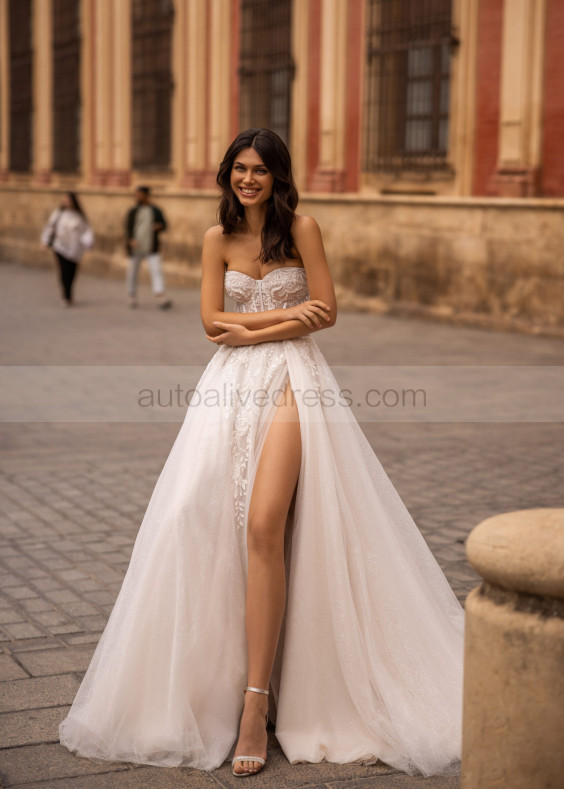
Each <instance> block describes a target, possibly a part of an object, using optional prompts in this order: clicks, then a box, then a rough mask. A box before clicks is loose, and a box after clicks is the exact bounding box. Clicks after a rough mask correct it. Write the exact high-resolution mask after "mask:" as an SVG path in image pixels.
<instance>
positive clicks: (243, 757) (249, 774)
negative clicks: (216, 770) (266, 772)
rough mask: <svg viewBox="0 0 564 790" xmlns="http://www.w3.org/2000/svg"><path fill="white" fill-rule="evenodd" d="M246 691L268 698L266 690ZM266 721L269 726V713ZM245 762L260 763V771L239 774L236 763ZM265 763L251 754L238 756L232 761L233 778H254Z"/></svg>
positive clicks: (251, 689) (253, 689)
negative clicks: (264, 695)
mask: <svg viewBox="0 0 564 790" xmlns="http://www.w3.org/2000/svg"><path fill="white" fill-rule="evenodd" d="M245 691H256V692H258V693H259V694H266V695H267V696H268V691H267V690H266V689H258V688H255V687H254V686H247V687H246V688H245ZM265 719H266V724H267V725H268V713H266V714H265ZM244 760H251V761H252V762H255V763H260V768H259V769H258V771H243V772H242V773H238V772H237V771H236V770H235V763H239V762H243V761H244ZM265 762H266V760H264V759H263V758H262V757H255V756H253V755H249V754H238V755H237V756H236V757H234V758H233V759H232V760H231V770H232V772H233V776H253V774H258V773H259V772H260V771H262V769H263V767H264V764H265Z"/></svg>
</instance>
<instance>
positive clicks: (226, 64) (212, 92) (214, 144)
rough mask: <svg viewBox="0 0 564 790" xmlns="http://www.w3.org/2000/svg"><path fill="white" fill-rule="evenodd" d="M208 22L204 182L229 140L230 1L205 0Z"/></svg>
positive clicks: (212, 177)
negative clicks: (206, 125) (207, 115)
mask: <svg viewBox="0 0 564 790" xmlns="http://www.w3.org/2000/svg"><path fill="white" fill-rule="evenodd" d="M209 6H210V24H209V32H210V37H209V39H208V46H209V50H210V52H209V80H208V101H209V125H208V130H207V132H208V149H207V170H208V176H207V183H206V184H202V186H209V187H212V186H214V185H215V174H216V173H217V168H218V165H219V163H220V161H221V160H222V159H223V155H224V153H225V151H226V149H227V146H228V145H229V143H230V142H231V134H230V126H231V112H230V97H229V87H230V76H231V74H230V71H231V57H230V42H231V3H230V0H209Z"/></svg>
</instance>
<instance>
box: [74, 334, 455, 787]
mask: <svg viewBox="0 0 564 790" xmlns="http://www.w3.org/2000/svg"><path fill="white" fill-rule="evenodd" d="M288 377H289V380H290V384H291V386H292V389H293V390H294V393H295V395H296V402H297V406H298V414H299V419H300V431H301V438H302V457H301V467H300V473H299V480H298V486H297V492H296V498H295V506H294V508H293V513H292V514H291V515H289V517H288V522H287V525H286V543H285V557H286V577H287V599H286V609H285V614H284V621H283V625H282V630H281V635H280V640H279V643H278V648H277V653H276V658H275V664H274V671H273V673H272V678H271V686H270V689H271V695H270V698H269V699H270V702H269V704H270V718H271V719H272V720H273V721H275V723H276V737H277V739H278V741H279V743H280V745H281V747H282V749H283V751H284V754H285V755H286V757H287V758H288V760H289V761H290V762H291V763H296V762H303V761H305V762H313V763H315V762H319V761H322V760H328V761H330V762H336V763H341V762H343V763H344V762H347V763H348V762H362V763H374V762H376V761H377V760H382V761H383V762H385V763H387V764H389V765H390V766H393V767H395V768H397V769H400V770H403V771H406V772H409V773H415V772H421V773H423V774H425V775H430V774H434V773H440V772H445V773H447V772H454V771H456V770H457V768H458V767H459V759H460V751H461V720H462V663H463V631H464V610H463V609H462V607H461V606H460V604H459V603H458V601H457V599H456V597H455V595H454V593H453V591H452V590H451V588H450V586H449V584H448V582H447V580H446V578H445V576H444V575H443V573H442V571H441V569H440V567H439V565H438V564H437V562H436V560H435V559H434V557H433V555H432V554H431V552H430V550H429V548H428V547H427V544H426V543H425V541H424V539H423V537H422V536H421V534H420V533H419V531H418V529H417V527H416V525H415V524H414V522H413V519H412V518H411V516H410V515H409V513H408V511H407V509H406V507H405V505H404V504H403V502H402V501H401V499H400V497H399V495H398V493H397V491H396V490H395V488H394V486H393V485H392V483H391V481H390V480H389V478H388V477H387V475H386V473H385V471H384V469H383V468H382V466H381V464H380V462H379V460H378V458H377V457H376V455H375V453H374V451H373V450H372V448H371V446H370V444H369V443H368V441H367V439H366V437H365V436H364V434H363V432H362V430H361V428H360V426H359V424H358V423H357V421H356V419H355V418H354V415H353V414H352V412H351V410H350V408H349V406H348V405H347V403H346V402H345V401H344V399H343V397H342V395H341V392H340V388H339V385H338V383H337V381H336V380H335V378H334V376H333V374H332V372H331V369H330V368H329V366H328V364H327V362H326V360H325V358H324V357H323V355H322V353H321V351H320V350H319V347H318V346H317V344H316V342H315V341H314V340H313V338H312V337H310V336H307V337H303V338H297V339H295V340H285V341H278V342H268V343H261V344H256V345H252V346H240V347H220V348H218V350H217V352H216V353H215V354H214V356H213V358H212V359H211V360H210V362H209V364H208V366H207V367H206V369H205V371H204V373H203V375H202V377H201V379H200V381H199V383H198V385H197V388H196V390H195V393H194V397H193V399H192V402H191V404H190V406H189V408H188V410H187V412H186V416H185V419H184V422H183V424H182V426H181V428H180V431H179V433H178V436H177V438H176V440H175V442H174V445H173V447H172V449H171V452H170V454H169V456H168V458H167V460H166V463H165V465H164V467H163V469H162V472H161V474H160V476H159V478H158V481H157V483H156V486H155V488H154V491H153V493H152V496H151V499H150V502H149V505H148V507H147V510H146V513H145V516H144V518H143V521H142V524H141V527H140V530H139V534H138V536H137V540H136V542H135V546H134V550H133V554H132V557H131V562H130V565H129V569H128V571H127V574H126V576H125V579H124V582H123V586H122V588H121V591H120V593H119V596H118V598H117V601H116V603H115V606H114V608H113V611H112V613H111V616H110V618H109V621H108V624H107V627H106V629H105V631H104V633H103V635H102V637H101V639H100V642H99V644H98V646H97V649H96V651H95V653H94V656H93V658H92V662H91V664H90V666H89V668H88V671H87V673H86V675H85V677H84V680H83V682H82V685H81V686H80V689H79V691H78V693H77V695H76V698H75V700H74V703H73V705H72V708H71V710H70V712H69V714H68V716H67V718H66V719H65V720H64V721H63V722H62V723H61V725H60V738H61V743H62V744H64V745H65V746H67V747H68V748H69V749H70V750H72V751H75V752H77V753H78V754H80V755H82V756H84V757H89V758H91V759H103V760H121V761H128V762H129V761H130V762H136V763H148V764H152V765H163V766H178V765H184V766H191V767H194V768H200V769H204V770H211V769H214V768H217V767H218V766H220V765H221V764H222V763H223V762H224V761H225V760H226V759H227V758H231V757H232V756H233V751H234V746H235V743H236V739H237V734H238V725H239V718H240V715H241V711H242V706H243V689H244V687H245V685H246V684H247V675H246V670H247V654H246V637H245V588H246V574H247V547H246V527H245V525H246V517H247V513H248V507H249V502H250V495H251V493H252V487H253V480H254V475H255V472H256V468H257V464H258V460H259V458H260V453H261V449H262V446H263V444H264V440H265V438H266V434H267V431H268V428H269V425H270V422H271V421H272V418H273V417H274V413H275V410H276V397H275V396H274V393H276V392H281V391H283V389H284V387H285V384H286V382H287V381H288ZM259 391H260V394H259V395H258V396H257V392H259ZM273 485H275V481H273Z"/></svg>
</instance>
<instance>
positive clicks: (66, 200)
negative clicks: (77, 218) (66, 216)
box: [61, 192, 72, 208]
mask: <svg viewBox="0 0 564 790" xmlns="http://www.w3.org/2000/svg"><path fill="white" fill-rule="evenodd" d="M61 208H72V201H71V199H70V195H68V194H67V193H66V192H65V194H64V195H63V196H62V197H61Z"/></svg>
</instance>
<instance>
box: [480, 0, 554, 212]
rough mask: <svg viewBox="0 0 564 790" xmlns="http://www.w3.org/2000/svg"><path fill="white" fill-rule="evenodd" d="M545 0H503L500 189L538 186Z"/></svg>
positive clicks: (530, 190) (525, 191) (509, 192)
mask: <svg viewBox="0 0 564 790" xmlns="http://www.w3.org/2000/svg"><path fill="white" fill-rule="evenodd" d="M545 16H546V0H504V8H503V36H502V56H501V95H500V125H499V143H498V145H499V149H498V164H497V172H496V174H495V176H494V178H493V183H492V190H493V191H494V192H496V193H497V194H499V195H505V196H512V197H524V196H531V195H536V194H538V192H539V186H540V177H539V175H540V166H541V140H542V87H543V55H544V34H545Z"/></svg>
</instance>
